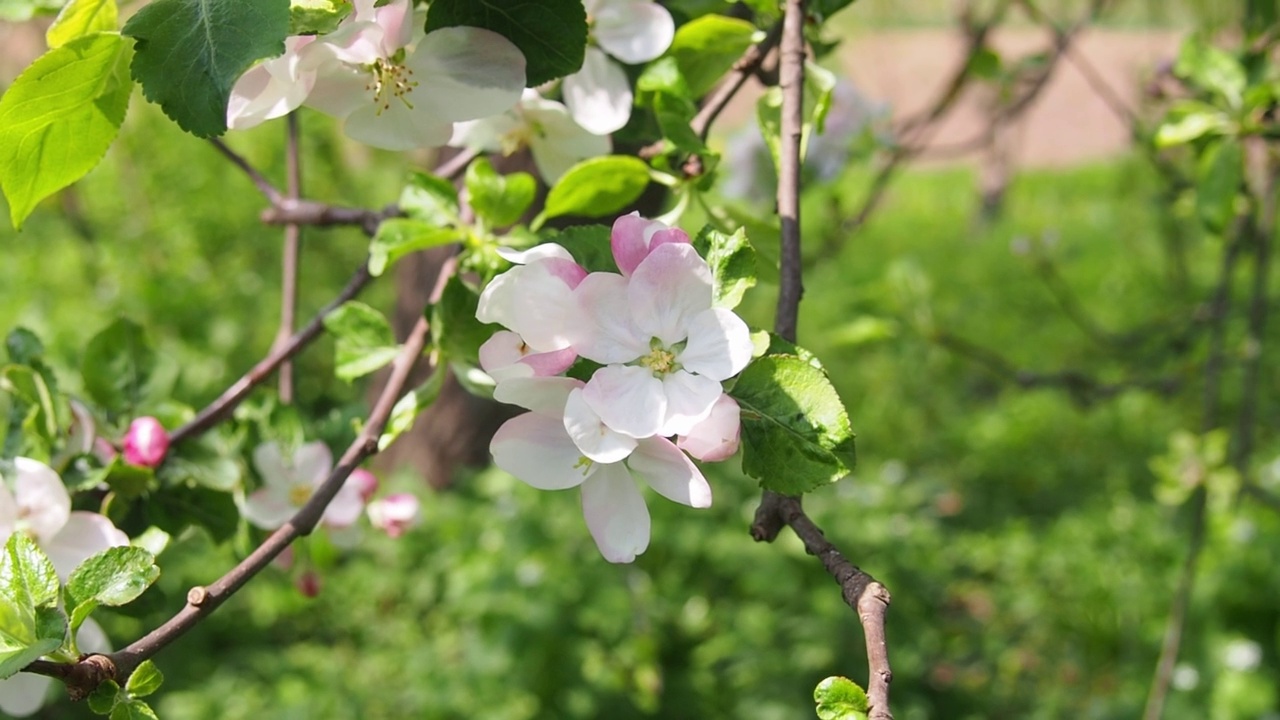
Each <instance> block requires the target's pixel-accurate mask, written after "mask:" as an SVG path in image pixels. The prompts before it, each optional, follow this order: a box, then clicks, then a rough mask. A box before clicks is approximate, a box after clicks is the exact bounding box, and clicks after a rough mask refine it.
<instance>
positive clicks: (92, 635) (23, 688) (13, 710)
mask: <svg viewBox="0 0 1280 720" xmlns="http://www.w3.org/2000/svg"><path fill="white" fill-rule="evenodd" d="M76 647H77V648H79V649H80V652H82V653H109V652H111V641H110V640H108V639H107V634H106V633H105V632H103V631H102V626H100V625H98V623H96V622H94V620H93V618H86V619H85V621H84V624H82V625H81V626H80V629H79V630H77V631H76ZM52 685H53V678H50V677H45V676H44V675H36V674H34V673H18V674H17V675H13V676H11V677H8V678H6V679H4V680H0V713H3V714H4V715H6V716H8V717H15V718H20V717H27V716H28V715H34V714H35V713H36V711H37V710H39V709H40V708H41V706H43V705H44V699H45V698H46V697H47V696H48V695H49V688H50V687H51V686H52Z"/></svg>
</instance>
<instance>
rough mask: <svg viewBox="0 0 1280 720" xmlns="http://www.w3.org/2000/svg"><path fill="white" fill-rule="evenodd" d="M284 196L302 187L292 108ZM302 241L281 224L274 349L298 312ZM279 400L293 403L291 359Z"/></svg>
mask: <svg viewBox="0 0 1280 720" xmlns="http://www.w3.org/2000/svg"><path fill="white" fill-rule="evenodd" d="M285 133H286V142H285V167H286V186H285V193H286V195H285V197H286V198H287V199H289V200H297V199H298V196H299V194H300V193H301V191H302V161H301V159H300V158H299V153H298V113H297V112H291V113H289V116H288V118H287V123H286V130H285ZM300 245H301V228H300V227H299V225H298V224H297V223H289V224H287V225H285V226H284V246H283V248H282V249H281V260H280V265H281V275H282V277H281V279H280V330H279V332H277V333H276V341H275V344H274V345H273V346H272V350H275V349H277V348H279V347H281V346H283V345H284V344H285V343H287V342H289V338H290V336H292V335H293V327H294V325H295V324H296V323H297V315H298V254H299V251H300ZM280 402H282V403H284V404H285V405H290V404H292V403H293V362H292V361H290V360H285V361H284V362H283V363H281V364H280Z"/></svg>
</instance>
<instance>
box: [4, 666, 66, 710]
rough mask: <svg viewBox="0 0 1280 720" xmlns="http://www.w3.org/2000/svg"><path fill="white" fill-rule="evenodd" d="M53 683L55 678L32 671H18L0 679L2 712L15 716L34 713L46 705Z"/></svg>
mask: <svg viewBox="0 0 1280 720" xmlns="http://www.w3.org/2000/svg"><path fill="white" fill-rule="evenodd" d="M52 684H53V678H48V677H45V676H44V675H33V674H31V673H18V674H17V675H13V676H11V677H9V678H6V679H4V680H0V712H3V713H4V715H5V716H6V717H15V718H24V717H27V716H28V715H34V714H35V713H36V711H37V710H39V709H40V707H41V706H43V705H44V699H45V696H46V695H48V694H49V688H50V686H51V685H52Z"/></svg>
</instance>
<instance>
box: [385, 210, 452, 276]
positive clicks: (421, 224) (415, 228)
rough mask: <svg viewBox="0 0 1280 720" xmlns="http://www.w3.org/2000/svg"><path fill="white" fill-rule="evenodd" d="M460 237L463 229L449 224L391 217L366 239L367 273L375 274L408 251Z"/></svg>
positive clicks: (447, 242)
mask: <svg viewBox="0 0 1280 720" xmlns="http://www.w3.org/2000/svg"><path fill="white" fill-rule="evenodd" d="M460 239H462V233H460V232H459V231H458V230H455V229H454V228H451V227H439V226H437V225H435V224H433V223H429V222H425V221H423V220H414V219H412V218H390V219H388V220H383V221H382V222H381V223H380V224H379V225H378V232H377V233H376V234H375V235H374V236H373V240H371V241H370V242H369V273H370V274H371V275H373V276H374V277H378V276H379V275H382V274H383V273H384V272H386V271H387V268H389V267H391V266H392V265H394V264H395V263H396V261H397V260H399V259H400V258H402V257H404V256H405V255H408V254H409V253H413V252H417V251H419V250H425V249H427V248H433V247H439V246H441V245H448V244H449V243H451V242H457V241H458V240H460Z"/></svg>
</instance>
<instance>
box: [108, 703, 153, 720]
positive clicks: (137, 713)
mask: <svg viewBox="0 0 1280 720" xmlns="http://www.w3.org/2000/svg"><path fill="white" fill-rule="evenodd" d="M111 720H157V719H156V713H155V711H154V710H152V709H151V706H150V705H148V704H147V703H146V702H145V701H142V700H138V699H136V698H135V699H133V700H129V701H127V702H120V703H116V706H115V707H114V708H112V709H111Z"/></svg>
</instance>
